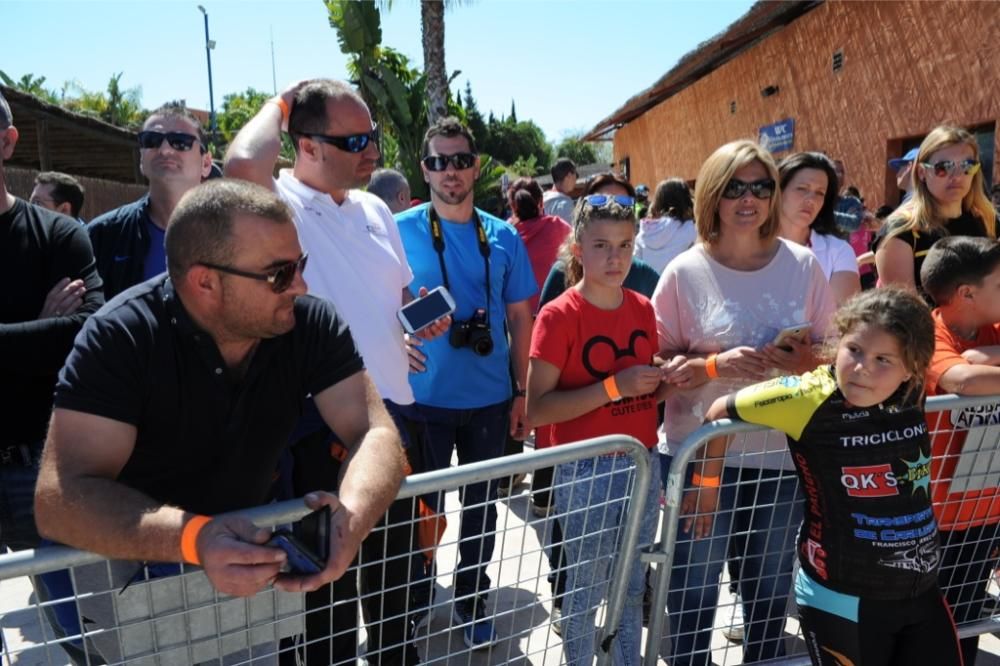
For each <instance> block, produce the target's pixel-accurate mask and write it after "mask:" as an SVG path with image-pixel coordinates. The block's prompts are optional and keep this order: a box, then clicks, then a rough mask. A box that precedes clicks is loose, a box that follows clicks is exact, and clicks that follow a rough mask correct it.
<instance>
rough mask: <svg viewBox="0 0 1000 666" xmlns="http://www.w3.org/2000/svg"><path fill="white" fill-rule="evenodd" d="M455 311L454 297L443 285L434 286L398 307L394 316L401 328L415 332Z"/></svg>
mask: <svg viewBox="0 0 1000 666" xmlns="http://www.w3.org/2000/svg"><path fill="white" fill-rule="evenodd" d="M454 311H455V299H454V298H452V297H451V294H449V293H448V290H447V289H445V288H444V287H436V288H435V289H431V290H430V291H429V292H427V295H426V296H423V297H421V298H415V299H413V300H412V301H410V302H409V303H407V304H406V305H404V306H403V307H401V308H400V309H399V312H397V313H396V316H397V317H398V318H399V323H401V324H402V325H403V330H405V331H406V332H407V333H416V332H417V331H420V330H421V329H424V328H427V327H428V326H430V325H431V324H433V323H434V322H435V321H437V320H438V319H440V318H441V317H444V316H445V315H450V314H451V313H452V312H454Z"/></svg>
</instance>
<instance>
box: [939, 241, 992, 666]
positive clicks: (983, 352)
mask: <svg viewBox="0 0 1000 666" xmlns="http://www.w3.org/2000/svg"><path fill="white" fill-rule="evenodd" d="M920 279H921V281H922V284H923V285H924V288H925V289H926V290H927V293H928V294H929V295H930V296H931V297H932V298H933V299H934V302H935V303H937V304H938V307H937V308H936V309H935V310H934V313H933V314H934V325H935V345H934V357H933V359H932V360H931V365H930V368H929V369H928V371H927V381H926V390H927V394H928V395H936V394H947V393H957V394H959V395H992V394H997V393H1000V243H997V241H995V240H992V239H989V238H971V237H968V236H949V237H946V238H943V239H941V240H940V241H938V242H937V243H935V244H934V246H933V247H932V248H931V250H930V252H929V253H928V254H927V259H926V260H925V261H924V264H923V266H922V267H921V270H920ZM927 418H928V425H929V426H930V429H931V437H932V442H933V445H932V453H931V461H930V464H931V493H932V497H933V500H934V509H935V513H936V515H937V519H938V525H939V528H940V534H941V546H942V550H941V558H942V561H941V569H940V582H941V587H942V589H943V590H944V593H945V596H946V598H947V599H948V603H949V604H950V605H951V609H952V613H953V614H954V618H955V621H956V622H957V623H963V622H969V621H972V620H976V619H978V618H979V616H980V614H981V612H982V610H983V602H984V601H985V599H986V596H985V595H986V587H987V585H988V583H989V578H990V575H991V574H992V572H993V570H994V568H995V567H996V565H997V556H996V552H995V551H996V549H997V547H998V546H1000V487H998V482H997V478H998V476H997V473H998V472H1000V455H997V451H996V442H997V434H996V430H997V428H996V424H997V423H1000V405H984V406H979V407H969V408H967V409H957V410H947V411H941V412H936V413H929V414H928V415H927ZM976 426H991V427H978V428H976V430H974V431H971V432H969V431H968V429H969V428H973V427H976ZM919 462H920V463H921V464H923V465H926V462H927V461H919ZM961 644H962V656H963V660H964V663H965V664H966V666H970V665H972V664H974V663H975V659H976V652H977V651H978V647H979V636H971V637H969V638H964V639H962V641H961Z"/></svg>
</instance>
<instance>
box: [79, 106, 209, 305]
mask: <svg viewBox="0 0 1000 666" xmlns="http://www.w3.org/2000/svg"><path fill="white" fill-rule="evenodd" d="M139 169H140V170H141V171H142V174H143V175H144V176H146V179H147V180H148V181H149V192H147V193H146V194H144V195H143V196H142V198H140V199H138V200H136V201H133V202H132V203H129V204H125V205H124V206H120V207H119V208H115V209H114V210H110V211H108V212H107V213H104V214H103V215H100V216H99V217H96V218H94V220H93V221H92V222H91V223H90V224H88V225H87V232H88V233H89V234H90V242H91V243H93V245H94V255H95V256H96V257H97V270H98V271H99V272H100V274H101V277H102V278H103V279H104V296H105V298H107V299H108V300H111V299H112V298H113V297H114V296H116V295H117V294H118V293H119V292H122V291H124V290H125V289H128V288H129V287H131V286H132V285H134V284H138V283H140V282H142V281H143V280H148V279H149V278H151V277H153V276H155V275H159V274H160V273H162V272H163V271H164V270H166V264H165V263H164V260H165V257H164V254H163V238H164V234H165V233H166V230H167V221H168V220H169V219H170V214H171V213H172V212H173V210H174V207H175V206H176V205H177V202H179V201H180V200H181V197H183V196H184V195H185V194H186V193H187V192H188V190H190V189H191V188H193V187H196V186H197V185H198V184H199V183H201V182H202V180H204V179H205V178H207V177H208V174H209V172H210V171H211V170H212V155H211V154H210V153H209V152H208V137H207V136H206V134H205V130H204V129H202V127H201V123H200V122H199V121H198V118H197V117H196V116H195V115H194V114H193V113H191V111H189V110H188V109H187V107H185V106H184V105H183V104H182V103H178V102H169V103H167V104H164V105H163V106H161V107H160V108H158V109H156V110H155V111H153V112H152V113H151V114H150V115H149V118H147V119H146V122H145V123H143V125H142V131H141V132H139Z"/></svg>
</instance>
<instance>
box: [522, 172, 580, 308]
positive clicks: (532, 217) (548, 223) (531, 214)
mask: <svg viewBox="0 0 1000 666" xmlns="http://www.w3.org/2000/svg"><path fill="white" fill-rule="evenodd" d="M507 201H508V203H509V204H510V209H511V210H512V211H513V215H512V216H511V218H510V219H509V220H507V221H508V222H510V223H511V224H513V225H514V228H515V229H517V233H518V235H519V236H521V240H522V241H524V245H525V247H526V248H527V249H528V259H529V261H531V270H532V271H533V272H534V274H535V282H537V283H538V287H539V290H541V286H542V285H543V284H544V283H545V278H546V276H548V274H549V269H551V268H552V264H554V263H555V261H556V255H558V254H559V246H560V245H562V243H563V241H564V240H566V237H567V236H569V232H570V231H572V227H570V226H569V224H567V223H566V222H564V221H563V220H562V219H561V218H558V217H555V216H554V215H546V214H545V212H544V209H543V208H542V188H541V187H540V186H539V185H538V183H537V182H535V179H533V178H518V179H517V180H515V181H514V183H513V184H512V185H511V186H510V189H509V190H508V191H507ZM537 310H538V294H537V293H536V294H535V295H534V296H532V297H531V311H532V312H535V311H537Z"/></svg>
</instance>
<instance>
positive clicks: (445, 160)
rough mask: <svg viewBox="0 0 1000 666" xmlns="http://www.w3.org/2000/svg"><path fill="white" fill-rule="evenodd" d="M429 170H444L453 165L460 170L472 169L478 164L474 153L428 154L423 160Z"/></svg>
mask: <svg viewBox="0 0 1000 666" xmlns="http://www.w3.org/2000/svg"><path fill="white" fill-rule="evenodd" d="M421 162H423V163H424V166H425V167H427V170H428V171H444V170H445V169H447V168H448V165H449V164H450V165H452V166H453V167H455V169H456V170H458V171H464V170H465V169H471V168H472V167H473V166H475V164H476V155H475V154H474V153H455V154H454V155H428V156H427V157H425V158H424V159H422V160H421Z"/></svg>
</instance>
